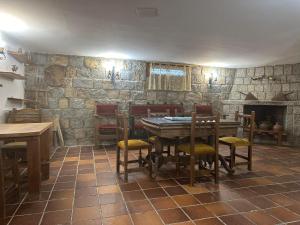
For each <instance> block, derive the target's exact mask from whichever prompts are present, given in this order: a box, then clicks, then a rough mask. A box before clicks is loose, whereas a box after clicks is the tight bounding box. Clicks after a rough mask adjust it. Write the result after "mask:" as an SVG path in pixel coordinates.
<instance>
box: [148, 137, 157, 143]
mask: <svg viewBox="0 0 300 225" xmlns="http://www.w3.org/2000/svg"><path fill="white" fill-rule="evenodd" d="M148 141H149V142H151V143H155V142H156V136H151V137H149V139H148Z"/></svg>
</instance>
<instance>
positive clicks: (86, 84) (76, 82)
mask: <svg viewBox="0 0 300 225" xmlns="http://www.w3.org/2000/svg"><path fill="white" fill-rule="evenodd" d="M73 87H75V88H93V80H91V79H73Z"/></svg>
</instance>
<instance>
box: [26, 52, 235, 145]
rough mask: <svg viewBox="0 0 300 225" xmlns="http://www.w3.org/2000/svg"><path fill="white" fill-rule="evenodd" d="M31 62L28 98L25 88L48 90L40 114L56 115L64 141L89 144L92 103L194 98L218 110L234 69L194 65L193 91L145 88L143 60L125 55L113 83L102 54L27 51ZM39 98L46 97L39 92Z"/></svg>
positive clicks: (188, 106) (188, 104) (188, 101)
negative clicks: (212, 77) (98, 56)
mask: <svg viewBox="0 0 300 225" xmlns="http://www.w3.org/2000/svg"><path fill="white" fill-rule="evenodd" d="M32 61H33V63H32V64H30V65H27V66H26V68H25V76H26V87H25V94H26V97H27V98H31V99H34V98H35V96H34V94H33V93H32V92H30V91H29V90H32V89H36V88H40V87H41V88H42V89H46V90H48V101H47V104H46V105H42V108H43V113H44V114H46V115H49V116H54V115H59V116H60V122H61V126H62V129H63V135H64V138H65V142H66V144H67V145H77V144H82V145H85V144H93V143H94V107H95V102H96V101H99V102H105V103H108V102H112V103H114V102H119V103H120V106H121V108H122V110H127V109H128V103H129V102H132V103H134V104H146V103H147V102H149V103H183V104H184V107H185V109H186V110H191V107H192V105H193V103H194V102H197V103H211V102H212V103H213V105H214V108H215V110H220V109H221V108H222V105H221V104H220V103H221V101H222V100H226V99H228V98H229V95H230V93H232V92H231V88H232V84H233V82H234V80H235V74H236V70H235V69H224V68H209V67H201V66H193V68H192V77H193V80H192V91H191V92H175V91H147V90H146V88H145V86H146V85H145V84H146V62H143V61H134V60H124V61H122V63H123V65H124V67H123V69H122V70H121V79H120V80H117V81H115V83H113V82H112V81H111V80H109V79H106V77H107V76H106V71H105V68H104V66H103V65H104V63H105V62H106V61H107V59H102V58H92V57H81V56H66V55H47V54H39V53H34V54H32ZM211 73H214V74H216V75H217V77H218V79H217V81H214V83H213V85H212V87H210V86H209V85H208V78H209V76H211ZM39 95H41V96H40V97H41V98H43V97H45V96H44V94H43V93H39Z"/></svg>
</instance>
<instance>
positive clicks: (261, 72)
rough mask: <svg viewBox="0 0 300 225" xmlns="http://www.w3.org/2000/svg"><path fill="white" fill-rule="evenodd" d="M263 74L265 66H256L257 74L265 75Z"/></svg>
mask: <svg viewBox="0 0 300 225" xmlns="http://www.w3.org/2000/svg"><path fill="white" fill-rule="evenodd" d="M263 75H265V67H256V68H255V76H263Z"/></svg>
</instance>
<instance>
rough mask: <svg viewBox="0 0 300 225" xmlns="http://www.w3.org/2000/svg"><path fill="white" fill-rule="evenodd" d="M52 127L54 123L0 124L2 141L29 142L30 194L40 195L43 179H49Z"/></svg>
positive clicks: (0, 138)
mask: <svg viewBox="0 0 300 225" xmlns="http://www.w3.org/2000/svg"><path fill="white" fill-rule="evenodd" d="M51 127H52V122H46V123H5V124H0V140H2V141H17V142H27V150H26V152H27V161H28V165H27V167H28V184H29V185H28V192H29V194H39V193H40V187H41V180H42V178H43V179H48V178H49V168H50V166H49V158H50V155H49V154H50V146H51V132H50V128H51Z"/></svg>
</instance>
